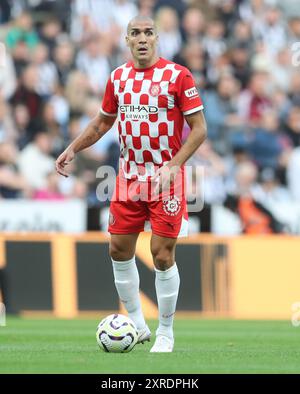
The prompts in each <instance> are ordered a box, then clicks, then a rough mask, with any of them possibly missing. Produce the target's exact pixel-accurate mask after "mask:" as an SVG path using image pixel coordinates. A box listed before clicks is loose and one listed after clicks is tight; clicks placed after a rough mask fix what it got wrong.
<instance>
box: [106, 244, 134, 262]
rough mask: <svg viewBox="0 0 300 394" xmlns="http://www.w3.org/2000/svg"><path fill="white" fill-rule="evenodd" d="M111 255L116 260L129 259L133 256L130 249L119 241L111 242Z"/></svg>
mask: <svg viewBox="0 0 300 394" xmlns="http://www.w3.org/2000/svg"><path fill="white" fill-rule="evenodd" d="M109 255H110V257H111V258H112V259H113V260H115V261H124V260H129V259H130V258H131V257H132V256H129V254H128V249H126V248H125V247H124V246H123V245H122V244H118V243H117V242H111V243H110V244H109Z"/></svg>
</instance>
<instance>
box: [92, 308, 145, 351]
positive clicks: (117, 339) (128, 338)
mask: <svg viewBox="0 0 300 394" xmlns="http://www.w3.org/2000/svg"><path fill="white" fill-rule="evenodd" d="M96 339H97V343H98V345H99V347H100V349H102V350H104V351H105V352H111V353H128V352H130V350H132V349H133V348H134V346H135V345H136V343H137V340H138V332H137V328H136V326H135V324H134V323H133V321H132V320H131V319H130V318H129V317H127V316H124V315H120V314H114V315H109V316H107V317H105V318H104V319H103V320H101V322H100V323H99V324H98V327H97V332H96Z"/></svg>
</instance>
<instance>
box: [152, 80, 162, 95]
mask: <svg viewBox="0 0 300 394" xmlns="http://www.w3.org/2000/svg"><path fill="white" fill-rule="evenodd" d="M160 92H161V87H160V84H159V83H152V84H151V86H150V89H149V93H150V94H151V96H153V97H156V96H158V95H159V94H160Z"/></svg>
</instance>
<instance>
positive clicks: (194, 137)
mask: <svg viewBox="0 0 300 394" xmlns="http://www.w3.org/2000/svg"><path fill="white" fill-rule="evenodd" d="M185 119H186V121H187V123H188V125H189V126H190V128H191V132H190V134H189V136H188V138H187V140H186V141H185V143H184V144H183V145H182V147H181V148H180V149H179V151H178V152H177V154H176V155H175V156H174V157H173V158H172V160H170V162H169V163H168V164H167V165H168V167H169V168H171V167H174V166H177V167H181V166H182V165H183V164H184V163H185V162H186V161H187V160H188V159H189V158H190V157H191V156H192V155H193V153H194V152H195V151H196V150H197V149H198V148H199V146H200V145H201V144H202V142H203V141H204V140H205V139H206V136H207V126H206V121H205V117H204V114H203V111H197V112H195V113H193V114H190V115H185Z"/></svg>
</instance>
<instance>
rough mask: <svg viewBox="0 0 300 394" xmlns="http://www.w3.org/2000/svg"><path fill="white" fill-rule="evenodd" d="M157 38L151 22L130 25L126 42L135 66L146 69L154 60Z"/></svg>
mask: <svg viewBox="0 0 300 394" xmlns="http://www.w3.org/2000/svg"><path fill="white" fill-rule="evenodd" d="M157 38H158V37H157V34H156V31H155V28H154V24H153V22H151V21H138V22H134V23H132V24H131V26H130V28H129V31H128V35H127V37H126V41H127V45H128V46H129V48H130V50H131V54H132V56H133V60H134V61H135V63H136V64H137V65H140V66H143V67H147V66H150V65H152V63H153V62H154V61H155V60H156V56H157V55H156V44H157Z"/></svg>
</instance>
